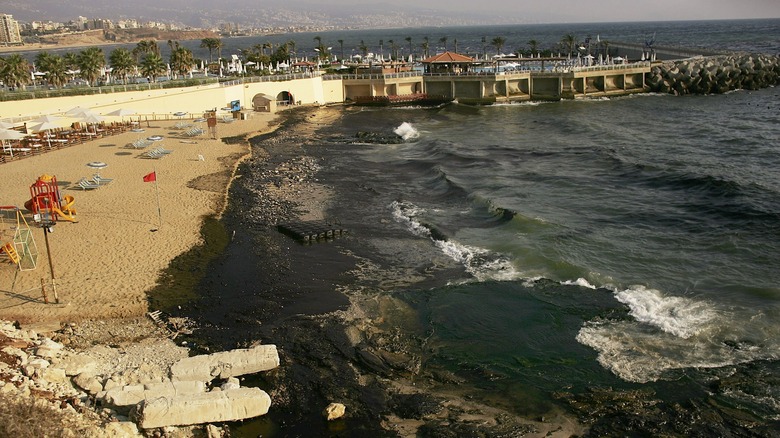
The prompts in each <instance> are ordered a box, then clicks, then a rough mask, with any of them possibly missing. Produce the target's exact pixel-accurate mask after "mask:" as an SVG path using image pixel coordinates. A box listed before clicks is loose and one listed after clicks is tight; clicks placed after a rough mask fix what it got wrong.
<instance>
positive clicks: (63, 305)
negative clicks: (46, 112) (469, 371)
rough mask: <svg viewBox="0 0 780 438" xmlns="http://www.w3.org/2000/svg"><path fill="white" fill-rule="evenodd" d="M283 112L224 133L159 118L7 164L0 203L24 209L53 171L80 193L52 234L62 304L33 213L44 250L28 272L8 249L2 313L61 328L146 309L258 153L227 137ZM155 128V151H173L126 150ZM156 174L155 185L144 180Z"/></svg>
mask: <svg viewBox="0 0 780 438" xmlns="http://www.w3.org/2000/svg"><path fill="white" fill-rule="evenodd" d="M275 118H276V115H273V114H270V113H255V114H253V116H252V117H250V118H248V119H247V120H236V121H235V122H233V123H222V122H220V123H219V124H218V126H217V136H218V138H219V139H211V138H208V136H207V135H206V134H204V135H201V136H199V137H196V138H185V137H184V136H183V135H182V134H181V131H180V130H176V129H174V126H173V125H174V123H175V122H174V121H153V122H150V124H149V125H148V126H147V124H146V123H144V125H143V126H142V127H143V129H144V132H142V133H137V132H125V133H122V134H119V135H115V136H108V137H104V138H99V139H95V140H92V141H88V142H85V143H82V144H79V145H74V146H71V147H68V148H64V149H61V150H55V151H51V152H47V153H43V154H41V155H36V156H32V157H28V158H23V159H19V160H15V161H12V162H9V163H6V164H2V165H0V178H1V179H2V181H3V191H2V195H0V205H4V206H18V207H20V208H22V209H23V210H24V207H23V205H24V203H25V202H26V201H27V200H28V199H30V197H31V196H30V185H32V184H33V183H34V182H35V181H36V179H37V178H38V177H39V176H41V175H43V174H48V175H53V176H55V177H56V179H57V182H58V186H59V189H60V193H61V195H70V196H73V197H74V199H75V204H74V205H73V207H74V208H75V209H76V212H77V215H76V218H77V222H75V223H71V222H68V221H59V222H58V223H57V224H56V226H55V227H54V228H53V232H52V233H49V235H48V237H49V247H50V249H51V258H52V263H53V267H54V277H55V281H56V291H57V295H58V298H59V303H55V302H54V294H53V292H54V291H53V285H52V278H51V271H50V265H49V262H48V260H47V250H46V245H45V239H44V237H45V236H44V232H43V230H42V229H41V228H40V227H38V226H37V225H36V224H35V223H34V222H33V221H32V219H31V216H30V214H29V212H27V211H26V210H24V211H25V216H26V218H27V220H28V223H29V226H30V227H31V228H32V230H33V231H32V234H33V237H34V239H35V245H36V246H37V250H38V258H37V267H36V268H35V269H33V270H29V271H19V270H18V269H17V268H16V265H14V264H12V263H10V261H9V259H8V257H6V256H5V255H4V254H3V259H2V263H1V264H0V319H5V320H12V321H19V322H20V323H22V324H25V325H33V326H36V327H39V328H49V329H56V328H57V327H58V326H59V324H60V323H61V322H66V321H80V320H86V319H111V318H128V317H137V316H139V315H143V314H144V313H145V312H146V311H147V301H146V295H145V292H146V291H147V290H149V289H150V288H151V287H153V286H155V284H156V282H157V279H158V276H159V274H160V272H161V270H163V269H165V268H166V267H167V266H168V264H169V263H170V261H171V260H172V259H173V258H174V257H176V256H177V255H179V254H181V253H182V252H184V251H186V250H188V249H190V248H191V247H193V246H194V245H196V244H198V243H200V242H201V236H200V232H199V230H200V226H201V224H202V220H203V217H204V216H207V215H213V214H219V213H220V211H221V210H222V208H223V207H224V205H225V200H226V190H227V187H228V185H229V183H230V180H231V178H232V175H233V172H234V169H235V166H236V164H237V163H238V162H239V161H240V160H241V159H242V158H244V157H246V156H247V155H248V154H249V153H250V149H249V144H248V140H247V141H241V142H230V143H231V144H226V143H225V142H223V141H222V140H221V138H224V137H235V136H244V137H245V138H246V139H248V138H250V137H251V136H253V135H255V134H258V133H262V132H267V131H269V130H270V129H271V126H272V122H273V120H274V119H275ZM202 125H204V126H203V128H204V129H205V123H202ZM155 135H158V136H162V137H163V139H162V140H160V141H156V142H154V144H153V145H151V146H149V147H147V149H152V148H156V147H160V146H162V147H164V148H165V149H169V150H173V152H172V153H170V154H168V155H166V156H165V157H164V158H161V159H146V158H141V157H140V156H141V153H142V152H143V150H135V149H129V148H127V147H126V145H127V144H128V143H131V142H132V141H134V140H136V139H138V138H140V137H150V136H155ZM201 158H202V159H201ZM90 162H104V163H106V164H107V167H105V168H103V169H101V170H95V169H93V168H91V167H88V166H87V163H90ZM98 172H99V173H100V175H101V176H102V177H103V178H111V179H113V181H112V182H110V183H109V184H107V185H105V186H103V187H100V188H98V189H93V190H83V189H81V188H79V187H78V186H77V185H76V183H77V182H78V180H79V179H81V178H83V177H87V178H91V177H92V176H93V175H94V174H95V173H98ZM151 172H156V175H157V181H156V183H155V182H145V181H144V179H143V177H144V175H147V174H149V173H151ZM158 195H159V214H158V198H157V196H158ZM160 219H161V222H160ZM15 227H16V222H15V221H9V220H5V221H4V222H3V223H1V224H0V231H2V233H1V234H0V237H1V238H2V240H3V242H6V241H11V240H12V238H13V232H14V228H15ZM153 230H155V231H153ZM42 281H43V282H44V284H45V285H46V291H47V295H48V299H49V303H48V304H46V303H45V302H44V297H43V293H42V289H41V282H42Z"/></svg>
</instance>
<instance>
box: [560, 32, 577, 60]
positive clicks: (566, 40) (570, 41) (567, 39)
mask: <svg viewBox="0 0 780 438" xmlns="http://www.w3.org/2000/svg"><path fill="white" fill-rule="evenodd" d="M576 43H577V38H576V37H575V36H574V35H572V34H567V35H565V36H564V37H563V39H561V44H563V45H564V46H565V47H568V48H569V55H571V54H572V53H574V44H576Z"/></svg>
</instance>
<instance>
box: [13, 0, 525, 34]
mask: <svg viewBox="0 0 780 438" xmlns="http://www.w3.org/2000/svg"><path fill="white" fill-rule="evenodd" d="M424 3H425V2H420V4H421V6H419V7H413V8H410V7H405V8H398V7H397V6H394V5H393V4H392V2H388V3H386V4H383V5H366V4H360V3H358V2H356V3H355V4H354V5H344V4H342V5H336V4H333V3H330V2H317V1H307V0H265V1H262V0H261V1H258V0H231V1H230V2H229V4H226V3H220V2H214V1H212V0H164V1H160V0H132V1H115V0H68V1H66V2H64V1H62V0H35V1H29V0H4V1H3V2H2V4H1V5H0V13H6V14H12V15H13V16H14V18H15V19H17V20H19V21H24V22H29V21H33V20H53V21H60V22H65V21H69V20H75V19H76V18H77V17H78V16H84V17H87V18H108V19H111V20H119V19H123V18H125V19H127V18H134V19H137V20H141V21H150V20H151V21H166V22H175V23H179V24H183V25H186V26H192V27H198V28H204V29H209V28H214V27H216V26H218V25H219V24H222V23H231V24H237V25H239V26H240V27H255V28H264V27H287V26H298V27H300V26H312V27H317V26H337V27H341V28H365V27H377V26H379V27H383V26H388V27H390V25H393V24H394V26H392V27H406V26H446V25H464V24H502V23H504V24H505V23H518V22H521V21H522V20H521V19H520V18H519V15H513V14H512V13H511V12H509V13H508V11H506V10H505V11H495V12H484V13H474V12H471V13H465V12H453V11H441V10H432V9H429V8H426V7H425V6H423V5H424ZM477 7H478V6H475V8H477ZM518 10H522V8H518Z"/></svg>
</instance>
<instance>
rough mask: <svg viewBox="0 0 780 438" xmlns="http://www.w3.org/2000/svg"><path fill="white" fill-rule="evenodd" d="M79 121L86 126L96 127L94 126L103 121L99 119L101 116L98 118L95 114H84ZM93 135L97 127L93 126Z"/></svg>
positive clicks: (101, 118)
mask: <svg viewBox="0 0 780 438" xmlns="http://www.w3.org/2000/svg"><path fill="white" fill-rule="evenodd" d="M81 120H82V121H83V122H84V123H86V124H87V125H90V124H92V125H96V124H98V123H100V122H102V121H103V117H101V116H99V115H97V114H95V113H90V114H84V115H83V116H81ZM87 130H89V128H87ZM95 133H97V126H95Z"/></svg>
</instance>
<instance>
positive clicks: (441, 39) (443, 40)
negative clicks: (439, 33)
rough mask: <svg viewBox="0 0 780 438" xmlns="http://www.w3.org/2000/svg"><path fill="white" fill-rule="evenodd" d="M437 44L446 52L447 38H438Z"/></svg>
mask: <svg viewBox="0 0 780 438" xmlns="http://www.w3.org/2000/svg"><path fill="white" fill-rule="evenodd" d="M439 42H440V43H442V45H444V51H445V52H446V51H447V37H446V36H443V37H441V38H439Z"/></svg>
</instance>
